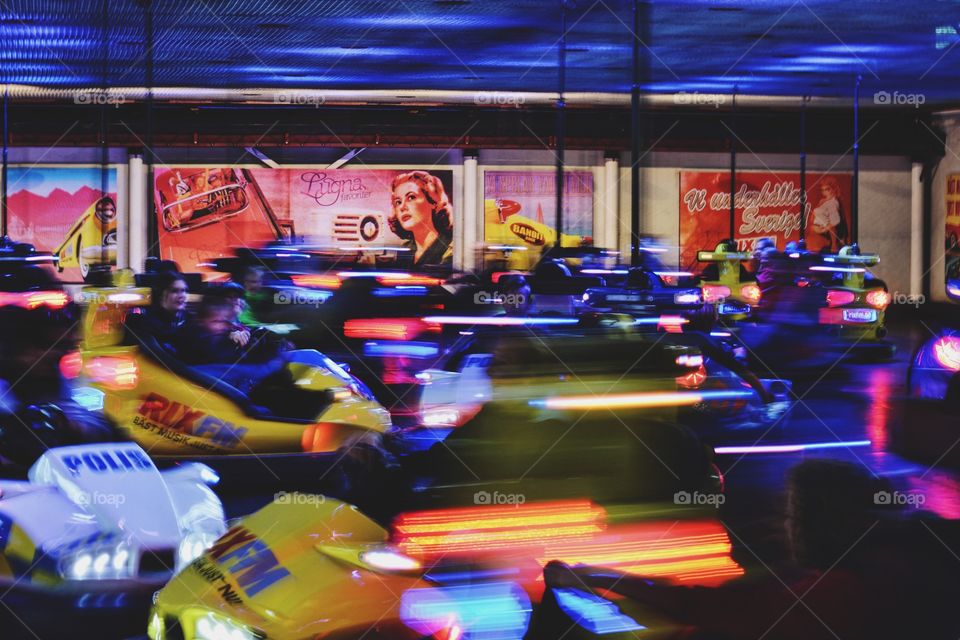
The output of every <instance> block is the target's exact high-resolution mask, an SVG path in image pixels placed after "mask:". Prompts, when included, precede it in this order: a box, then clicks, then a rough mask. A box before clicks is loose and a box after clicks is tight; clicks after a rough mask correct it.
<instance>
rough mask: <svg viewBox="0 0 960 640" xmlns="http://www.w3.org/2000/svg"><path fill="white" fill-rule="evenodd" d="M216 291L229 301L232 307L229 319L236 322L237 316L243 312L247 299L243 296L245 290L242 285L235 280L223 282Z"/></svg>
mask: <svg viewBox="0 0 960 640" xmlns="http://www.w3.org/2000/svg"><path fill="white" fill-rule="evenodd" d="M217 293H219V294H220V295H221V296H222V297H223V298H224V299H225V300H226V301H227V302H229V303H230V305H231V307H232V309H233V312H232V314H231V315H230V321H231V322H236V320H237V317H238V316H239V315H240V314H241V313H243V310H244V309H246V307H247V301H246V299H245V298H244V295H245V293H246V292H245V291H244V289H243V287H242V286H240V285H239V284H237V283H236V282H228V283H226V284H224V285H223V286H222V287H221V289H220V291H218V292H217Z"/></svg>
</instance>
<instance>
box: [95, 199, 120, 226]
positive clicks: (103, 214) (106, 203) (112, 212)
mask: <svg viewBox="0 0 960 640" xmlns="http://www.w3.org/2000/svg"><path fill="white" fill-rule="evenodd" d="M94 213H95V214H96V216H97V218H98V219H99V220H100V221H101V222H103V223H108V222H112V221H113V220H114V219H115V218H116V217H117V205H116V203H114V201H113V198H100V199H99V200H97V204H96V206H95V207H94Z"/></svg>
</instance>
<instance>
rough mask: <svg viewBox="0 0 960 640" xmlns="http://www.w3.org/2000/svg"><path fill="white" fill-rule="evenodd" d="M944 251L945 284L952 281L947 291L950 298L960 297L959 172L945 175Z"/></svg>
mask: <svg viewBox="0 0 960 640" xmlns="http://www.w3.org/2000/svg"><path fill="white" fill-rule="evenodd" d="M946 205H947V208H946V213H947V215H946V230H945V231H946V235H945V238H946V241H947V245H946V247H945V250H946V253H945V257H944V262H945V264H946V279H947V286H948V287H951V283H950V281H951V280H952V281H954V282H953V285H952V289H951V288H948V293H949V294H950V296H951V297H952V298H958V297H960V293H957V290H958V289H960V284H958V282H957V281H958V280H960V173H951V174H949V175H948V176H947V202H946Z"/></svg>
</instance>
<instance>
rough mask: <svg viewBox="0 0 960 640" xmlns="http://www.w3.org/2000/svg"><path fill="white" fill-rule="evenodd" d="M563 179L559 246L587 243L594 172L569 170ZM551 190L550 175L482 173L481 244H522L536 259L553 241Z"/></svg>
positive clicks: (552, 179)
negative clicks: (482, 213) (482, 219)
mask: <svg viewBox="0 0 960 640" xmlns="http://www.w3.org/2000/svg"><path fill="white" fill-rule="evenodd" d="M565 178H566V181H565V183H564V192H563V229H562V232H563V236H562V243H563V245H564V246H576V245H579V244H581V243H591V242H592V237H591V236H592V235H593V173H592V172H590V171H568V172H567V173H566V175H565ZM556 187H557V183H556V173H555V172H554V171H485V172H484V175H483V211H484V241H485V243H486V244H487V245H522V246H525V247H526V248H527V249H528V251H529V252H530V253H536V254H538V255H539V251H540V250H541V249H542V248H543V247H548V246H550V245H552V244H554V243H556V238H557V236H556V229H555V227H556V211H557V208H556Z"/></svg>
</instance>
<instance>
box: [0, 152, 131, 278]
mask: <svg viewBox="0 0 960 640" xmlns="http://www.w3.org/2000/svg"><path fill="white" fill-rule="evenodd" d="M7 180H8V185H7V235H9V236H10V238H11V239H13V240H15V241H17V242H29V243H31V244H33V245H34V246H35V247H36V248H37V249H38V250H41V251H51V252H53V253H56V254H57V255H58V257H59V265H58V269H59V270H60V271H61V272H62V273H61V276H60V277H61V278H63V279H64V280H67V281H78V280H80V279H86V278H87V276H88V275H89V272H90V268H91V267H92V266H94V265H97V264H110V265H115V264H116V261H117V215H118V213H119V211H118V207H117V169H116V167H108V168H107V169H106V170H105V171H104V170H103V169H102V168H101V167H99V166H83V167H50V166H11V167H9V169H8V173H7ZM104 182H105V184H104ZM104 187H105V188H106V195H104V192H103V189H104Z"/></svg>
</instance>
